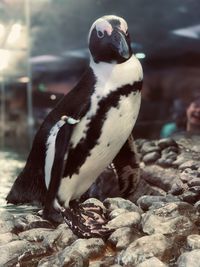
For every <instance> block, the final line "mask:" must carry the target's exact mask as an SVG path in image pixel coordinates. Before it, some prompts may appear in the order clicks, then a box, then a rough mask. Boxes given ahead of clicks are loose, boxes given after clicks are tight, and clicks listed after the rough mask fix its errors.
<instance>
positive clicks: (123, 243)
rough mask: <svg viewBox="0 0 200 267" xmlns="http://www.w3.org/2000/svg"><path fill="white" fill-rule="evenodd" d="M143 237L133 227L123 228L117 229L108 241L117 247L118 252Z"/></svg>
mask: <svg viewBox="0 0 200 267" xmlns="http://www.w3.org/2000/svg"><path fill="white" fill-rule="evenodd" d="M139 237H141V233H139V231H138V230H136V229H134V228H132V227H121V228H119V229H116V230H115V231H114V232H113V233H112V234H111V235H110V237H109V239H108V241H109V242H110V243H111V244H112V245H114V246H115V247H116V249H117V250H122V249H125V248H127V246H128V245H129V244H130V243H131V242H133V241H134V240H135V239H137V238H139Z"/></svg>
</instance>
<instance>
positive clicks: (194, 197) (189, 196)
mask: <svg viewBox="0 0 200 267" xmlns="http://www.w3.org/2000/svg"><path fill="white" fill-rule="evenodd" d="M179 197H180V199H181V200H182V201H185V202H188V203H190V204H194V203H195V202H196V201H198V200H199V194H198V193H194V192H191V191H186V192H184V193H183V194H182V195H180V196H179Z"/></svg>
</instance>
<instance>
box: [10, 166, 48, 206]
mask: <svg viewBox="0 0 200 267" xmlns="http://www.w3.org/2000/svg"><path fill="white" fill-rule="evenodd" d="M42 177H43V176H42V173H41V171H40V170H35V169H34V170H33V168H31V169H30V168H28V167H27V166H25V168H24V170H23V171H22V172H21V173H20V174H19V176H18V177H17V179H16V180H15V182H14V184H13V186H12V188H11V190H10V192H9V193H8V195H7V197H6V201H7V203H12V204H34V205H42V204H43V203H44V201H45V196H46V191H47V190H46V187H45V184H44V181H43V179H42Z"/></svg>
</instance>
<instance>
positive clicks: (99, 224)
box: [62, 203, 112, 238]
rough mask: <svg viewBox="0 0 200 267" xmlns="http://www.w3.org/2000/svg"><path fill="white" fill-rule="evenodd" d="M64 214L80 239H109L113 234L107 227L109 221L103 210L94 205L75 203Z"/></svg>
mask: <svg viewBox="0 0 200 267" xmlns="http://www.w3.org/2000/svg"><path fill="white" fill-rule="evenodd" d="M62 214H63V217H64V220H65V222H66V223H67V225H68V226H69V227H70V228H71V230H72V231H73V232H74V234H76V235H77V236H78V237H80V238H91V237H100V238H107V237H108V236H109V235H110V234H111V233H112V231H111V230H110V229H108V228H107V227H106V224H107V222H108V220H107V218H106V215H105V213H104V211H103V209H102V208H101V207H99V206H96V205H94V204H93V203H87V204H79V205H78V204H77V203H76V204H75V205H74V203H73V205H72V206H71V207H70V208H66V209H65V211H63V212H62Z"/></svg>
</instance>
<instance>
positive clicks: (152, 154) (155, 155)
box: [142, 151, 160, 164]
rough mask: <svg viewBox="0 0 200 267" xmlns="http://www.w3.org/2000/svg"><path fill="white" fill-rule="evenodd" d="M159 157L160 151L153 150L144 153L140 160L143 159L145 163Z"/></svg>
mask: <svg viewBox="0 0 200 267" xmlns="http://www.w3.org/2000/svg"><path fill="white" fill-rule="evenodd" d="M159 158H160V153H158V152H156V151H155V152H149V153H147V154H145V155H144V157H143V159H142V160H143V161H144V163H145V164H150V163H153V162H155V161H156V160H157V159H159Z"/></svg>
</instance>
